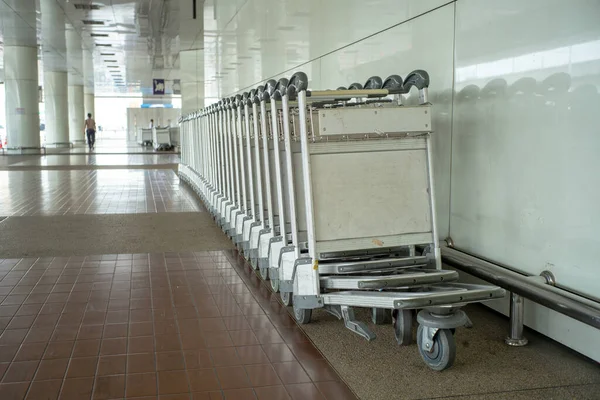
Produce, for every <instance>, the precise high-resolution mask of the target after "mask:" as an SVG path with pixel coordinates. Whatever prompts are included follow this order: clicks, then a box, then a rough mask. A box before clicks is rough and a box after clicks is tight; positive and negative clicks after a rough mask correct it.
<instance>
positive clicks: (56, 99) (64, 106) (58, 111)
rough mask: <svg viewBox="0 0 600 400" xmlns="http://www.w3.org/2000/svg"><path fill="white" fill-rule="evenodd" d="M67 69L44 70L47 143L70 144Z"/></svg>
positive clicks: (59, 145)
mask: <svg viewBox="0 0 600 400" xmlns="http://www.w3.org/2000/svg"><path fill="white" fill-rule="evenodd" d="M68 101H69V100H68V92H67V72H66V71H44V102H45V105H46V144H48V145H54V146H57V147H62V146H69V144H70V140H69V119H68V115H69V108H68V104H69V103H68Z"/></svg>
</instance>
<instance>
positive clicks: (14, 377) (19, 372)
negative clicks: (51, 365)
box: [2, 361, 40, 383]
mask: <svg viewBox="0 0 600 400" xmlns="http://www.w3.org/2000/svg"><path fill="white" fill-rule="evenodd" d="M39 363H40V362H39V361H18V362H13V363H11V364H10V366H9V367H8V369H7V371H6V372H5V373H4V378H3V379H2V382H4V383H11V382H28V381H31V380H32V379H33V376H34V375H35V371H36V370H37V367H38V365H39Z"/></svg>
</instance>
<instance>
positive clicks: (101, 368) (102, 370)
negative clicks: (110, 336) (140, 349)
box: [97, 355, 127, 376]
mask: <svg viewBox="0 0 600 400" xmlns="http://www.w3.org/2000/svg"><path fill="white" fill-rule="evenodd" d="M126 366H127V356H126V355H117V356H101V357H100V359H99V361H98V371H97V374H98V376H104V375H119V374H124V373H125V372H126Z"/></svg>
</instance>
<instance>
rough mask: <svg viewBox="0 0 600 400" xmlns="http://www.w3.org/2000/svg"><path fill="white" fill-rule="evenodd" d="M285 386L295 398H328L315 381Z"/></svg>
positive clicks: (315, 399)
mask: <svg viewBox="0 0 600 400" xmlns="http://www.w3.org/2000/svg"><path fill="white" fill-rule="evenodd" d="M285 388H286V390H287V391H288V393H289V394H290V397H291V398H292V399H293V400H326V399H325V397H324V396H323V394H321V392H319V389H317V387H316V386H315V385H314V384H313V383H296V384H290V385H285ZM341 400H343V399H341Z"/></svg>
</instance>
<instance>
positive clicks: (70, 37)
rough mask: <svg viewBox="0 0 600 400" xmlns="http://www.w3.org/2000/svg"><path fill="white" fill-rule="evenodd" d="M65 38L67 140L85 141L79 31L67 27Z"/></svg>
mask: <svg viewBox="0 0 600 400" xmlns="http://www.w3.org/2000/svg"><path fill="white" fill-rule="evenodd" d="M66 38H67V60H68V64H69V76H68V83H69V92H68V94H69V140H70V141H71V142H72V143H85V130H84V128H83V124H84V122H85V109H84V103H83V102H84V96H83V51H82V48H81V37H80V36H79V32H77V31H76V30H74V29H69V30H67V32H66Z"/></svg>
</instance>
